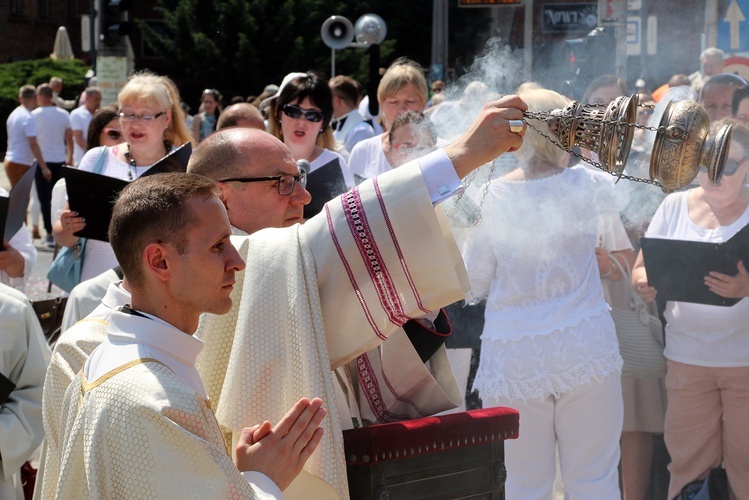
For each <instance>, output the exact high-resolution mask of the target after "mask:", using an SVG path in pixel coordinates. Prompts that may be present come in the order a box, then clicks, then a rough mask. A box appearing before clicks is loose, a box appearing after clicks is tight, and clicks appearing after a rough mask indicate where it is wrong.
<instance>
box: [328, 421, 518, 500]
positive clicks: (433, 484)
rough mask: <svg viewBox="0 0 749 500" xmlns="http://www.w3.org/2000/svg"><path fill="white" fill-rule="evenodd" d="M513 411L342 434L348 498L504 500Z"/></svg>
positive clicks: (515, 429) (513, 432)
mask: <svg viewBox="0 0 749 500" xmlns="http://www.w3.org/2000/svg"><path fill="white" fill-rule="evenodd" d="M519 420H520V419H519V415H518V412H517V410H514V409H512V408H484V409H481V410H471V411H466V412H460V413H453V414H450V415H444V416H436V417H426V418H420V419H417V420H406V421H402V422H394V423H389V424H378V425H372V426H369V427H362V428H359V429H350V430H347V431H344V432H343V440H344V443H345V450H346V468H347V471H348V483H349V491H350V493H351V498H352V500H370V499H373V500H384V499H389V500H399V499H404V500H411V499H426V498H429V499H445V500H453V499H458V498H461V499H462V498H471V499H478V498H485V499H493V500H496V499H504V498H505V495H504V484H505V479H506V477H507V471H506V469H505V464H504V440H505V439H515V438H517V437H518V426H519Z"/></svg>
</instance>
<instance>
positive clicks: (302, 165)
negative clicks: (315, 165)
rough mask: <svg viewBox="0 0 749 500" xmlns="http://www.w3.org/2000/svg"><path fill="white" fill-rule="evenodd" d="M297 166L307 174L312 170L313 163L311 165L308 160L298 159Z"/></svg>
mask: <svg viewBox="0 0 749 500" xmlns="http://www.w3.org/2000/svg"><path fill="white" fill-rule="evenodd" d="M296 168H298V169H299V171H300V172H302V171H303V172H304V173H305V174H307V175H309V171H310V170H312V165H310V164H309V162H308V161H307V160H297V161H296Z"/></svg>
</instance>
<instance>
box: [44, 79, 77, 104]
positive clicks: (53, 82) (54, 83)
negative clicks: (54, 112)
mask: <svg viewBox="0 0 749 500" xmlns="http://www.w3.org/2000/svg"><path fill="white" fill-rule="evenodd" d="M49 86H50V87H52V91H53V92H54V95H53V96H52V104H53V105H55V106H57V107H58V108H62V109H67V110H68V111H70V110H71V109H73V108H75V107H76V102H75V99H70V100H66V99H63V98H62V97H60V92H62V78H60V77H59V76H53V77H52V78H50V79H49Z"/></svg>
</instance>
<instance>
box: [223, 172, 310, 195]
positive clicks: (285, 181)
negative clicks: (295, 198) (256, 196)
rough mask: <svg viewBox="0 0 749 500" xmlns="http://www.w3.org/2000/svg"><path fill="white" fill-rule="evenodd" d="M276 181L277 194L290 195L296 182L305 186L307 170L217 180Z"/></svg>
mask: <svg viewBox="0 0 749 500" xmlns="http://www.w3.org/2000/svg"><path fill="white" fill-rule="evenodd" d="M268 181H276V182H277V184H276V186H277V187H278V194H280V195H281V196H290V195H291V193H293V192H294V186H295V185H296V183H297V182H298V183H299V185H300V186H302V187H307V172H304V171H300V172H299V175H291V174H283V175H272V176H269V177H234V178H231V179H224V180H222V181H218V182H268Z"/></svg>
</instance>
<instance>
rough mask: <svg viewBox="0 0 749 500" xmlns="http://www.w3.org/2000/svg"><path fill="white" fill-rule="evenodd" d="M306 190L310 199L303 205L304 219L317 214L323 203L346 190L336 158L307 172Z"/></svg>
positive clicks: (339, 163)
mask: <svg viewBox="0 0 749 500" xmlns="http://www.w3.org/2000/svg"><path fill="white" fill-rule="evenodd" d="M307 191H309V194H311V195H312V201H310V202H309V204H308V205H305V206H304V218H305V219H309V218H311V217H313V216H315V215H317V214H319V213H320V212H321V211H322V208H323V206H324V205H325V203H327V202H328V201H330V200H332V199H333V198H335V197H336V196H338V195H339V194H343V193H345V192H346V191H348V187H346V180H345V179H344V178H343V171H342V170H341V162H339V161H338V158H333V159H332V160H330V161H329V162H328V163H326V164H325V165H323V166H322V167H320V168H318V169H317V170H315V171H313V172H310V173H309V174H307Z"/></svg>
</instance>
